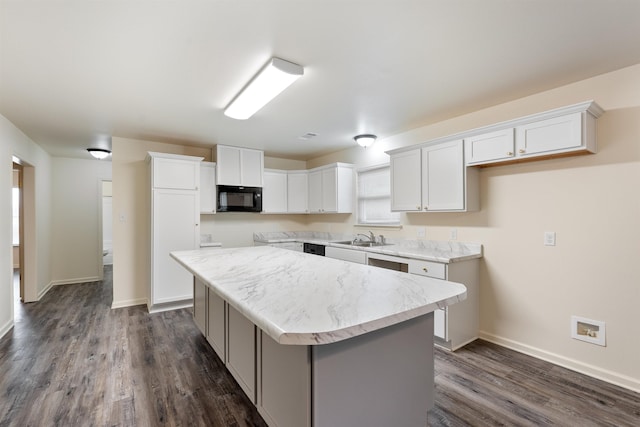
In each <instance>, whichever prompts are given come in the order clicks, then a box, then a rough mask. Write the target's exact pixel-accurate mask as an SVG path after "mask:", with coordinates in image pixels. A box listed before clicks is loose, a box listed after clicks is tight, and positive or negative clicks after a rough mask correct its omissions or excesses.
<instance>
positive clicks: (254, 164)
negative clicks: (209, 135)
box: [216, 145, 264, 187]
mask: <svg viewBox="0 0 640 427" xmlns="http://www.w3.org/2000/svg"><path fill="white" fill-rule="evenodd" d="M216 162H217V171H216V178H217V179H216V181H217V182H216V183H217V185H241V186H245V187H262V186H263V169H264V153H263V152H262V151H260V150H252V149H249V148H240V147H230V146H226V145H217V146H216Z"/></svg>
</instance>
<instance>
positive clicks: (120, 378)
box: [0, 268, 640, 427]
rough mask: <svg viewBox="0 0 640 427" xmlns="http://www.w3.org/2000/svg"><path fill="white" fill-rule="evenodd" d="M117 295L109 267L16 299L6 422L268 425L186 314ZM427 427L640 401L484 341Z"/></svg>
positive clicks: (578, 415) (6, 348) (443, 393)
mask: <svg viewBox="0 0 640 427" xmlns="http://www.w3.org/2000/svg"><path fill="white" fill-rule="evenodd" d="M111 295H112V288H111V269H110V268H106V269H105V280H104V282H102V283H87V284H78V285H66V286H57V287H54V288H53V289H52V290H51V291H49V293H47V295H45V297H44V298H43V299H42V300H41V301H40V302H38V303H33V304H21V303H17V306H16V310H17V311H16V326H15V328H14V329H13V331H12V332H10V333H9V334H7V335H6V336H5V337H4V338H2V340H0V426H41V425H42V426H89V425H94V426H116V425H117V426H160V425H172V426H173V425H176V426H264V425H265V424H264V422H263V420H262V419H261V418H260V416H259V415H258V413H257V411H256V410H255V408H254V407H253V405H252V404H251V403H250V402H249V401H248V399H247V398H246V397H245V396H244V394H243V393H242V391H241V390H240V387H239V386H238V385H237V384H236V383H235V381H234V380H233V378H232V377H231V376H230V375H229V374H228V373H227V371H226V369H225V368H224V366H222V364H221V362H220V360H219V359H218V358H217V356H216V355H215V354H214V352H213V350H211V348H210V347H209V345H208V344H207V342H206V341H205V339H204V338H203V337H202V335H201V334H200V332H199V331H198V330H197V328H196V327H195V325H194V324H193V321H192V319H191V311H190V310H176V311H171V312H165V313H157V314H151V315H150V314H148V313H147V311H146V307H143V306H137V307H130V308H123V309H117V310H111V309H110V303H111V300H112V296H111ZM429 425H430V426H499V425H502V426H528V425H530V426H534V425H535V426H537V425H558V426H640V394H637V393H633V392H630V391H627V390H625V389H622V388H619V387H615V386H612V385H610V384H607V383H604V382H602V381H598V380H595V379H592V378H589V377H585V376H583V375H580V374H576V373H574V372H571V371H568V370H566V369H563V368H560V367H557V366H554V365H551V364H549V363H546V362H542V361H540V360H537V359H534V358H531V357H528V356H525V355H522V354H519V353H516V352H513V351H510V350H507V349H504V348H501V347H499V346H496V345H493V344H489V343H486V342H483V341H477V342H475V343H472V344H470V345H468V346H467V347H465V348H464V349H461V350H459V351H457V352H456V353H449V352H445V351H443V350H439V349H436V408H435V409H434V410H432V411H431V412H430V413H429ZM315 427H325V426H315ZM327 427H342V426H327ZM348 427H353V426H348ZM394 427H395V426H394ZM399 427H403V426H399Z"/></svg>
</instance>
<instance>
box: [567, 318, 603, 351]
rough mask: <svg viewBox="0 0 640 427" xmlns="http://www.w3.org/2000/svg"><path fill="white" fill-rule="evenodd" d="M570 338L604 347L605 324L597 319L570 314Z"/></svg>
mask: <svg viewBox="0 0 640 427" xmlns="http://www.w3.org/2000/svg"><path fill="white" fill-rule="evenodd" d="M571 338H573V339H576V340H580V341H586V342H588V343H591V344H596V345H601V346H603V347H606V346H607V343H606V325H605V323H604V322H602V321H599V320H592V319H587V318H585V317H579V316H571Z"/></svg>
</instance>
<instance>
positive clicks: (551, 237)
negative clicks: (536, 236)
mask: <svg viewBox="0 0 640 427" xmlns="http://www.w3.org/2000/svg"><path fill="white" fill-rule="evenodd" d="M544 245H545V246H555V245H556V232H555V231H545V232H544Z"/></svg>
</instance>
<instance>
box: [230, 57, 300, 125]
mask: <svg viewBox="0 0 640 427" xmlns="http://www.w3.org/2000/svg"><path fill="white" fill-rule="evenodd" d="M303 74H304V68H302V67H301V66H300V65H297V64H294V63H292V62H289V61H285V60H283V59H280V58H271V59H270V60H269V62H267V64H266V65H265V66H264V67H262V69H261V70H260V72H258V74H256V75H255V77H254V78H253V79H252V80H251V81H250V82H249V83H248V84H247V85H246V86H245V87H244V89H242V91H241V92H240V93H239V94H238V95H237V96H236V97H235V98H234V100H233V101H231V104H229V106H228V107H227V108H226V109H225V110H224V114H225V115H226V116H229V117H231V118H233V119H238V120H245V119H248V118H249V117H251V116H252V115H253V114H254V113H255V112H256V111H258V110H259V109H261V108H262V107H264V106H265V104H267V103H268V102H269V101H271V100H272V99H273V98H275V97H276V96H278V94H279V93H280V92H282V91H283V90H285V89H286V88H287V87H289V85H291V83H293V82H295V81H296V80H297V79H298V78H299V77H300V76H302V75H303Z"/></svg>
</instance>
